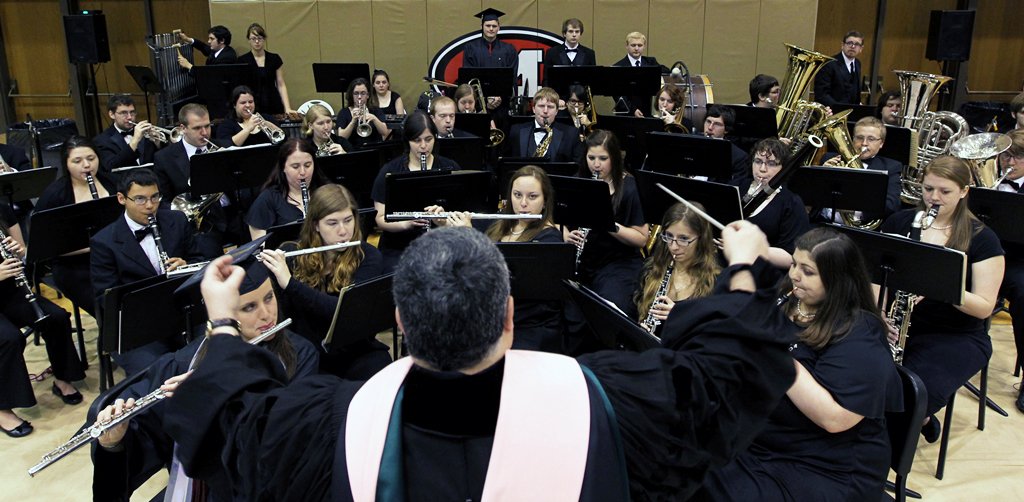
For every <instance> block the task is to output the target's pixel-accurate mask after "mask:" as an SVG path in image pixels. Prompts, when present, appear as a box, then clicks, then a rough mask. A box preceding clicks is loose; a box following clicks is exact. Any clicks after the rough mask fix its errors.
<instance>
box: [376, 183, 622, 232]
mask: <svg viewBox="0 0 1024 502" xmlns="http://www.w3.org/2000/svg"><path fill="white" fill-rule="evenodd" d="M492 183H493V181H492V176H491V173H487V172H483V171H425V172H424V171H414V172H409V173H388V175H387V177H385V178H384V185H385V195H384V205H385V206H386V207H387V208H388V212H389V213H397V212H407V211H423V208H425V207H427V206H442V207H444V209H445V210H446V211H471V212H477V213H487V212H493V211H494V208H495V206H496V204H495V201H494V199H493V197H492V194H493V193H494V189H493V185H492ZM605 186H607V185H605ZM607 191H608V190H607V189H605V192H607ZM384 220H385V221H397V220H393V219H390V218H389V217H388V215H384Z"/></svg>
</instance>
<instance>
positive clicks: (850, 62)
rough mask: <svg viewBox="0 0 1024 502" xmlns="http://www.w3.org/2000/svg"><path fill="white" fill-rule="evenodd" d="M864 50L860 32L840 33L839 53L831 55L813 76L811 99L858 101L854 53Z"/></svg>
mask: <svg viewBox="0 0 1024 502" xmlns="http://www.w3.org/2000/svg"><path fill="white" fill-rule="evenodd" d="M863 50H864V35H861V33H860V32H859V31H850V32H848V33H847V34H846V36H844V37H843V46H842V49H841V50H840V51H839V54H836V55H835V56H832V58H833V60H832V61H829V62H828V63H826V64H825V66H823V67H822V68H821V71H819V72H818V76H817V77H816V78H815V79H814V100H815V101H817V102H819V103H821V104H823V105H825V106H835V105H836V104H840V103H845V104H854V105H859V104H860V89H861V84H860V80H861V78H860V76H861V64H860V60H858V59H857V56H859V55H860V53H861V51H863Z"/></svg>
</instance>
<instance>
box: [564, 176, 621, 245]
mask: <svg viewBox="0 0 1024 502" xmlns="http://www.w3.org/2000/svg"><path fill="white" fill-rule="evenodd" d="M548 178H550V179H551V185H552V186H553V187H554V189H555V194H556V197H555V214H554V220H555V223H557V224H558V225H565V226H569V227H577V228H579V227H583V228H589V229H591V230H592V231H594V232H612V231H614V230H615V216H614V214H615V213H614V212H613V211H612V197H611V194H609V193H608V183H605V182H604V181H601V180H595V179H590V178H574V177H571V176H548Z"/></svg>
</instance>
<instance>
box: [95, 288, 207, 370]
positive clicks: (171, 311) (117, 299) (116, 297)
mask: <svg viewBox="0 0 1024 502" xmlns="http://www.w3.org/2000/svg"><path fill="white" fill-rule="evenodd" d="M186 279H187V277H185V276H180V277H174V278H171V279H168V278H167V277H166V276H163V275H154V276H153V277H148V278H146V279H142V280H141V281H136V282H132V283H129V284H123V285H121V286H117V287H115V288H110V289H108V290H107V291H106V292H105V293H104V294H103V300H102V307H103V308H102V310H101V312H100V313H101V316H100V317H101V319H102V323H100V348H101V349H102V350H103V351H104V352H108V353H123V352H127V351H129V350H132V349H135V348H138V347H141V346H143V345H146V344H148V343H151V342H155V341H158V340H164V339H167V338H170V337H173V336H178V335H181V334H182V333H183V332H185V331H186V322H185V321H186V318H185V316H182V315H181V312H182V310H183V309H184V308H185V307H186V306H187V305H186V304H187V303H190V301H189V299H188V298H182V297H174V295H173V292H174V290H175V289H176V288H178V287H179V286H180V285H181V283H183V282H185V280H186ZM192 310H194V309H192ZM198 310H203V309H198ZM203 315H205V312H204V313H203Z"/></svg>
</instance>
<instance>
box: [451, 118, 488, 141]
mask: <svg viewBox="0 0 1024 502" xmlns="http://www.w3.org/2000/svg"><path fill="white" fill-rule="evenodd" d="M455 128H456V129H458V130H460V131H465V132H468V133H469V134H472V135H474V136H479V137H481V138H486V137H488V136H490V134H491V115H490V114H489V113H456V114H455Z"/></svg>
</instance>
